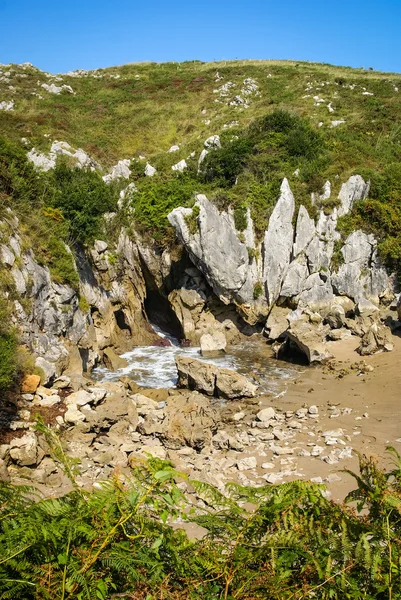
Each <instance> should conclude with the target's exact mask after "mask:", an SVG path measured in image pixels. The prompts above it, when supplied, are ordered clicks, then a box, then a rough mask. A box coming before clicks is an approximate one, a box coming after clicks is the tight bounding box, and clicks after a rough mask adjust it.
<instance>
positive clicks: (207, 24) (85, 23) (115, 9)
mask: <svg viewBox="0 0 401 600" xmlns="http://www.w3.org/2000/svg"><path fill="white" fill-rule="evenodd" d="M400 24H401V0H275V1H273V0H264V1H263V0H214V1H211V0H198V1H196V0H195V1H194V0H192V1H191V0H186V1H184V0H181V1H180V0H170V1H162V0H148V1H147V0H140V1H137V0H131V1H127V0H116V1H113V0H97V1H95V0H52V1H49V0H38V1H35V0H0V62H3V63H8V62H14V63H20V62H25V61H28V62H32V63H34V64H35V65H36V66H38V67H39V68H41V69H43V70H47V71H50V72H53V73H56V72H65V71H68V70H72V69H78V68H81V69H94V68H98V67H107V66H112V65H118V64H124V63H128V62H137V61H157V62H162V61H183V60H192V59H199V60H204V61H211V60H221V59H233V58H262V59H266V58H277V59H295V60H310V61H317V62H328V63H333V64H337V65H348V66H353V67H365V68H368V67H373V68H374V69H380V70H383V71H396V72H401V36H400Z"/></svg>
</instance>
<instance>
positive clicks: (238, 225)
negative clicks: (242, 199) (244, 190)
mask: <svg viewBox="0 0 401 600" xmlns="http://www.w3.org/2000/svg"><path fill="white" fill-rule="evenodd" d="M234 224H235V229H236V230H237V231H244V230H245V229H246V228H247V226H248V217H247V207H246V206H244V205H243V204H241V205H240V206H236V207H235V208H234Z"/></svg>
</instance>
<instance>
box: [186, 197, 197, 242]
mask: <svg viewBox="0 0 401 600" xmlns="http://www.w3.org/2000/svg"><path fill="white" fill-rule="evenodd" d="M199 212H200V210H199V206H198V205H197V204H195V205H194V206H193V208H192V213H191V214H190V215H185V223H186V224H187V227H188V231H189V233H190V234H192V235H195V233H197V232H198V217H199Z"/></svg>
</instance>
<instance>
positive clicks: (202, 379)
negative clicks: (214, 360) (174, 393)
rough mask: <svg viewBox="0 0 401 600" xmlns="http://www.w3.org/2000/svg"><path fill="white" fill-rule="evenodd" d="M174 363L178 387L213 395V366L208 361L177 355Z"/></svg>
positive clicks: (214, 375)
mask: <svg viewBox="0 0 401 600" xmlns="http://www.w3.org/2000/svg"><path fill="white" fill-rule="evenodd" d="M175 364H176V367H177V371H178V387H184V388H189V389H190V390H198V391H199V392H204V393H205V394H207V395H208V396H213V395H214V393H215V387H216V372H215V367H214V366H213V365H210V364H208V363H205V362H202V361H200V360H196V359H195V358H188V357H186V356H177V357H176V359H175Z"/></svg>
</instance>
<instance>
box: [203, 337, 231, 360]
mask: <svg viewBox="0 0 401 600" xmlns="http://www.w3.org/2000/svg"><path fill="white" fill-rule="evenodd" d="M226 346H227V340H226V336H225V335H224V333H223V332H222V331H216V332H214V333H205V334H203V335H202V336H201V339H200V347H201V354H202V356H205V357H207V356H208V357H212V356H220V355H221V354H224V353H225V351H226Z"/></svg>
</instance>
